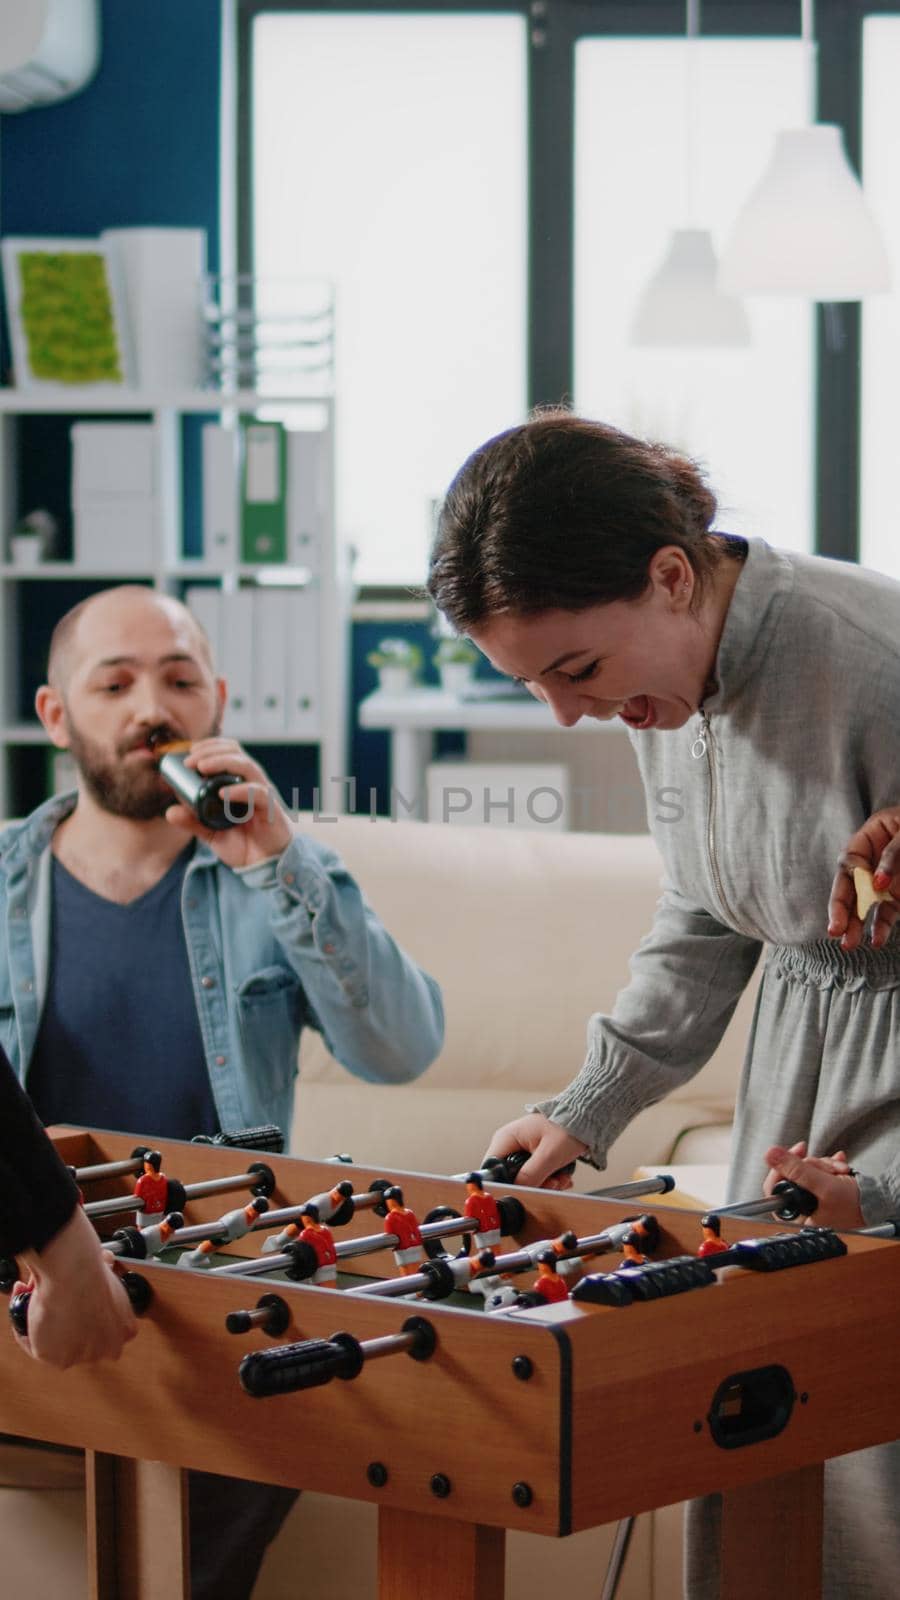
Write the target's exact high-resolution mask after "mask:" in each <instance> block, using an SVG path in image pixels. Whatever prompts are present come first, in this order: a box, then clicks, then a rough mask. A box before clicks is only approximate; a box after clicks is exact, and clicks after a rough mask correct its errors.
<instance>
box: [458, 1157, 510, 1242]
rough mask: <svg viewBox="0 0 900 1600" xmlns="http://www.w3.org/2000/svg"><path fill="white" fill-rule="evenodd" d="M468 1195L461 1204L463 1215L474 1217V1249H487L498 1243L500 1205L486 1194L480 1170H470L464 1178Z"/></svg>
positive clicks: (491, 1196) (490, 1195)
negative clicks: (475, 1230)
mask: <svg viewBox="0 0 900 1600" xmlns="http://www.w3.org/2000/svg"><path fill="white" fill-rule="evenodd" d="M466 1189H467V1191H468V1196H467V1199H466V1203H465V1205H464V1206H463V1216H465V1217H474V1219H475V1221H476V1222H477V1223H478V1232H477V1233H476V1234H474V1235H473V1237H474V1240H475V1248H476V1250H489V1249H490V1248H491V1246H492V1245H495V1244H499V1243H500V1231H501V1230H500V1207H499V1206H498V1205H497V1202H496V1200H495V1199H494V1196H493V1195H492V1194H487V1193H486V1191H485V1187H484V1179H483V1178H482V1176H481V1173H480V1172H470V1173H469V1175H468V1177H467V1178H466Z"/></svg>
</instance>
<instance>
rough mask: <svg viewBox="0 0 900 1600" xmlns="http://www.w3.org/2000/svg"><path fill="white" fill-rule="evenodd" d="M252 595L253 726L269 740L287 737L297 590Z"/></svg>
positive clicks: (255, 592)
mask: <svg viewBox="0 0 900 1600" xmlns="http://www.w3.org/2000/svg"><path fill="white" fill-rule="evenodd" d="M252 593H253V631H254V636H255V640H256V645H255V650H254V654H255V657H256V662H255V665H256V681H255V683H254V711H253V726H254V730H255V731H256V732H257V733H260V734H265V735H266V737H268V738H271V737H273V736H277V735H278V734H284V735H285V736H287V687H288V653H287V652H288V638H287V635H288V619H289V606H290V601H291V598H292V595H293V591H292V590H290V589H264V588H260V589H255V590H253V591H252Z"/></svg>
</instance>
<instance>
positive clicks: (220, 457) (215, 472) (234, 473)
mask: <svg viewBox="0 0 900 1600" xmlns="http://www.w3.org/2000/svg"><path fill="white" fill-rule="evenodd" d="M239 446H240V435H239V433H238V430H237V428H223V427H221V426H220V425H219V423H217V422H206V423H204V425H203V559H204V561H206V562H208V563H209V565H210V566H213V567H216V568H218V570H219V571H220V572H226V571H228V570H229V569H230V568H233V567H236V566H237V565H238V560H239V550H240V531H239V530H240V475H239Z"/></svg>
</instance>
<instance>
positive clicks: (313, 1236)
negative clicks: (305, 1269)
mask: <svg viewBox="0 0 900 1600" xmlns="http://www.w3.org/2000/svg"><path fill="white" fill-rule="evenodd" d="M300 1220H301V1221H302V1223H303V1227H302V1228H301V1230H300V1233H299V1235H298V1237H299V1239H300V1240H301V1241H302V1243H303V1244H308V1245H311V1246H312V1248H313V1250H315V1252H316V1258H317V1260H318V1263H319V1265H318V1267H317V1268H316V1270H315V1272H314V1273H313V1275H312V1279H311V1280H310V1281H311V1282H312V1283H334V1282H335V1280H336V1279H337V1253H336V1251H335V1248H334V1234H333V1233H332V1231H331V1229H330V1228H326V1226H325V1224H324V1222H320V1221H319V1208H318V1206H317V1205H315V1203H314V1202H313V1201H312V1200H309V1201H307V1203H306V1205H305V1206H304V1207H303V1210H302V1211H301V1213H300Z"/></svg>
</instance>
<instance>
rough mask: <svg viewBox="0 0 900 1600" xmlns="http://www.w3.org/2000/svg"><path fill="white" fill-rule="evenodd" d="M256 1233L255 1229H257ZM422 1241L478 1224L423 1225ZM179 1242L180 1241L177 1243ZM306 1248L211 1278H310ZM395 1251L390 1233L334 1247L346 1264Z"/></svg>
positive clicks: (468, 1220)
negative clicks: (267, 1275)
mask: <svg viewBox="0 0 900 1600" xmlns="http://www.w3.org/2000/svg"><path fill="white" fill-rule="evenodd" d="M254 1231H255V1230H254ZM420 1231H421V1234H422V1239H423V1241H425V1240H428V1239H453V1238H459V1237H460V1236H464V1235H466V1234H472V1233H477V1231H478V1223H477V1222H476V1221H475V1220H474V1218H472V1217H455V1218H448V1219H447V1220H445V1221H440V1222H423V1223H422V1226H421V1230H420ZM174 1242H176V1243H177V1240H176V1241H174ZM303 1248H304V1247H303V1246H302V1245H300V1246H298V1245H297V1244H296V1243H294V1244H287V1245H285V1248H284V1250H283V1251H281V1252H280V1253H279V1254H278V1255H268V1256H258V1257H257V1258H256V1259H255V1260H248V1259H242V1260H240V1261H230V1262H229V1263H228V1265H227V1266H223V1267H213V1268H211V1271H210V1276H211V1277H214V1278H227V1277H235V1278H238V1277H249V1278H254V1277H262V1276H264V1274H265V1273H267V1272H278V1271H287V1272H289V1273H292V1275H293V1274H294V1273H296V1275H297V1276H303V1277H306V1276H311V1274H312V1272H313V1271H315V1266H316V1265H317V1263H316V1262H314V1261H313V1259H312V1257H310V1272H309V1274H307V1273H302V1272H298V1271H297V1269H298V1266H299V1265H300V1264H301V1263H302V1261H303V1260H304V1256H303V1254H302V1253H301V1252H302V1251H303ZM393 1249H396V1239H395V1238H394V1235H393V1234H390V1233H370V1234H365V1235H363V1237H362V1238H359V1239H342V1240H341V1242H340V1244H338V1245H336V1246H335V1254H336V1256H337V1257H338V1260H342V1261H347V1260H350V1259H352V1258H354V1257H356V1256H368V1255H375V1254H376V1253H377V1252H378V1251H379V1250H393Z"/></svg>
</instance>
